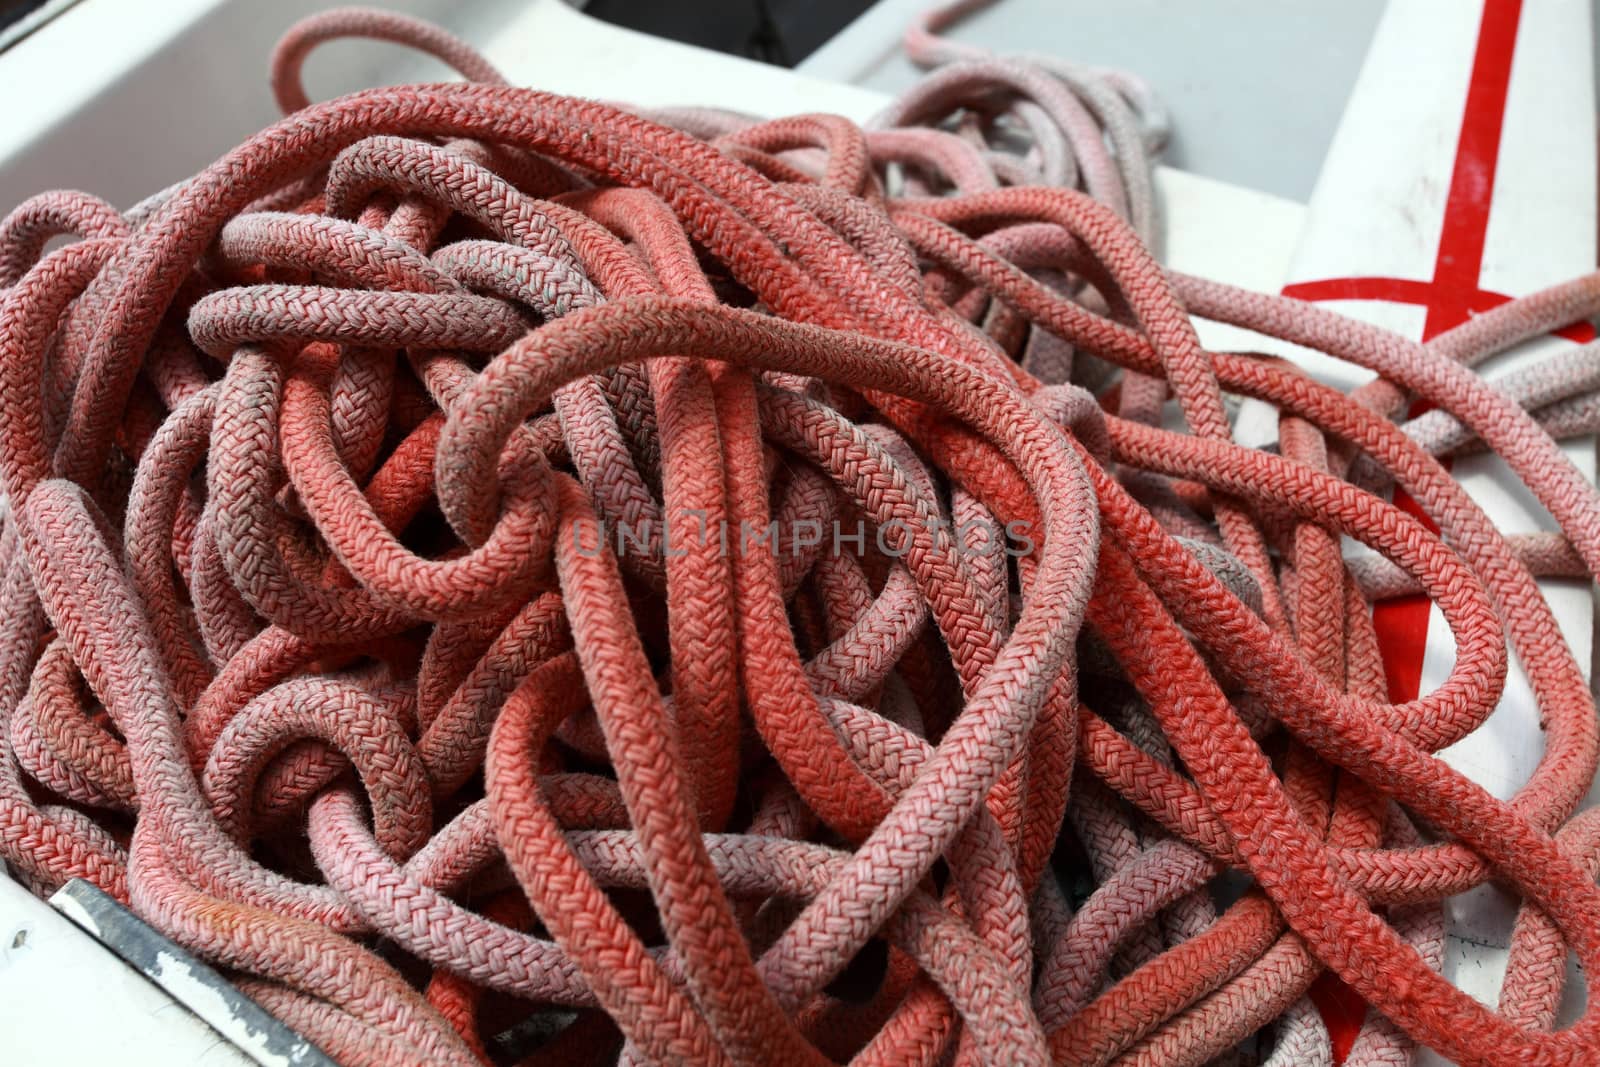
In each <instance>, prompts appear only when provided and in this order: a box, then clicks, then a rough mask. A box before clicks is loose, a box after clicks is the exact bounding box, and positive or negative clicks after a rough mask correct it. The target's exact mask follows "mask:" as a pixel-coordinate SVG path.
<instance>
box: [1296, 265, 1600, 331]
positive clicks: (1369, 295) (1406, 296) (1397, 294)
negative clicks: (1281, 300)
mask: <svg viewBox="0 0 1600 1067" xmlns="http://www.w3.org/2000/svg"><path fill="white" fill-rule="evenodd" d="M1279 291H1280V292H1281V293H1282V294H1283V295H1284V296H1292V297H1294V298H1295V299H1296V300H1307V301H1312V302H1316V301H1323V300H1378V301H1382V302H1384V303H1386V304H1418V305H1431V304H1432V303H1433V302H1434V301H1435V300H1445V301H1450V300H1455V299H1459V300H1460V301H1461V302H1463V303H1465V305H1466V306H1467V309H1468V311H1469V312H1470V313H1471V314H1474V315H1478V314H1482V313H1483V312H1485V311H1488V310H1489V309H1490V308H1497V307H1499V306H1500V305H1501V304H1505V303H1509V302H1510V300H1511V298H1510V297H1509V296H1506V295H1505V294H1504V293H1496V292H1492V291H1490V290H1488V289H1473V290H1471V291H1469V292H1465V293H1461V294H1456V293H1454V292H1453V291H1452V290H1450V289H1448V288H1444V287H1441V286H1440V285H1438V284H1436V283H1434V282H1419V281H1417V280H1415V279H1413V278H1381V277H1370V278H1369V277H1360V278H1323V279H1320V280H1318V281H1314V282H1291V283H1290V284H1288V285H1286V286H1284V287H1283V288H1282V289H1281V290H1279ZM1552 332H1553V333H1554V334H1555V336H1557V337H1564V338H1566V339H1567V340H1568V341H1576V342H1577V343H1578V344H1580V345H1582V344H1588V343H1589V342H1590V341H1593V340H1594V339H1595V337H1596V331H1595V328H1594V327H1593V326H1591V325H1589V324H1588V323H1587V322H1574V323H1572V324H1571V325H1569V326H1563V327H1561V329H1559V330H1554V331H1552Z"/></svg>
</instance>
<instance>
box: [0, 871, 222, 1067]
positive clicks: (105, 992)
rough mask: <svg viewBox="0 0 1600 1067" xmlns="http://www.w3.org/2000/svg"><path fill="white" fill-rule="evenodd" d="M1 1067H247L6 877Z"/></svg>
mask: <svg viewBox="0 0 1600 1067" xmlns="http://www.w3.org/2000/svg"><path fill="white" fill-rule="evenodd" d="M0 1005H3V1008H0V1027H3V1033H0V1049H3V1050H4V1051H3V1053H0V1060H3V1062H4V1063H6V1064H7V1065H8V1067H62V1065H68V1064H79V1063H108V1062H110V1063H117V1064H120V1065H121V1067H172V1065H177V1064H183V1065H185V1067H188V1065H194V1067H245V1065H248V1064H249V1063H250V1061H249V1060H248V1059H246V1058H245V1057H244V1056H243V1055H241V1054H240V1053H239V1051H238V1050H237V1049H235V1048H234V1047H233V1046H232V1045H229V1044H228V1043H227V1042H226V1041H224V1040H223V1039H222V1038H221V1037H220V1036H219V1035H218V1034H217V1033H216V1032H215V1031H214V1030H212V1029H211V1028H210V1027H209V1026H207V1025H206V1024H205V1023H203V1022H201V1021H200V1020H199V1019H197V1018H196V1017H195V1016H194V1015H192V1014H190V1013H189V1012H188V1011H187V1010H185V1009H184V1008H183V1007H182V1006H181V1005H179V1004H177V1003H175V1002H174V1001H173V1000H172V999H171V998H170V997H168V996H167V995H166V994H165V993H163V992H162V991H161V990H160V989H158V988H157V987H156V986H154V985H152V984H151V983H150V982H148V981H147V980H146V979H145V978H144V976H143V975H141V974H140V973H139V972H138V971H135V970H134V969H133V968H131V967H128V966H126V965H124V964H123V962H122V961H121V960H119V959H118V958H117V957H116V956H114V955H113V954H112V953H111V951H110V950H109V949H107V948H105V947H103V946H102V945H101V944H100V943H99V942H97V941H95V940H94V938H92V937H90V936H89V935H88V934H86V933H84V932H83V931H82V930H80V929H78V927H76V926H74V925H73V924H72V923H71V922H70V921H68V920H67V918H66V917H65V916H63V915H60V914H58V913H57V912H56V911H55V910H53V909H52V908H51V907H50V906H49V905H48V904H46V903H45V902H44V901H42V900H39V899H38V898H37V897H34V896H32V895H31V894H29V893H28V892H27V891H26V890H24V889H23V888H22V887H21V886H19V885H18V884H17V883H15V882H13V881H11V880H10V879H8V878H6V877H5V876H4V875H3V874H0Z"/></svg>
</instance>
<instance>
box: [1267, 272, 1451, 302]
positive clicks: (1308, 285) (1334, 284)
mask: <svg viewBox="0 0 1600 1067" xmlns="http://www.w3.org/2000/svg"><path fill="white" fill-rule="evenodd" d="M1434 291H1435V288H1434V285H1433V283H1432V282H1419V281H1413V280H1412V279H1410V278H1326V279H1323V280H1321V281H1315V282H1294V283H1292V284H1290V285H1286V286H1284V287H1283V289H1282V290H1280V292H1282V293H1283V295H1284V296H1292V297H1294V298H1295V299H1296V300H1379V301H1382V302H1384V303H1386V304H1426V303H1428V302H1429V301H1431V300H1432V299H1433V298H1434Z"/></svg>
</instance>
